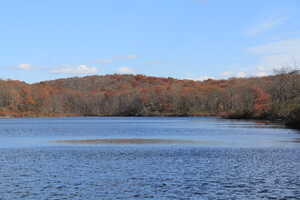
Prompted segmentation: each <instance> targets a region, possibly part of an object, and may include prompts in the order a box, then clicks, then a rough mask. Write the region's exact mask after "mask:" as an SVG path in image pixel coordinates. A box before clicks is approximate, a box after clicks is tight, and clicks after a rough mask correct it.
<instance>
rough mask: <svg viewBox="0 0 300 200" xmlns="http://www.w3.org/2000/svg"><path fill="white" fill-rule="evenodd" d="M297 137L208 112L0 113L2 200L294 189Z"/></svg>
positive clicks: (299, 157) (244, 194) (263, 195)
mask: <svg viewBox="0 0 300 200" xmlns="http://www.w3.org/2000/svg"><path fill="white" fill-rule="evenodd" d="M299 138H300V134H299V132H298V131H296V130H290V129H285V128H283V127H280V126H278V125H272V124H263V123H257V122H254V121H234V120H224V119H218V118H210V117H187V118H163V117H153V118H147V117H141V118H135V117H129V118H122V117H105V118H98V117H97V118H81V117H78V118H39V119H32V118H26V119H0V200H15V199H26V200H27V199H28V200H33V199H36V200H42V199H49V200H50V199H51V200H52V199H53V200H54V199H70V200H77V199H78V200H83V199H84V200H98V199H99V200H102V199H104V200H106V199H155V200H160V199H197V200H198V199H200V200H201V199H300V143H299V142H300V139H299Z"/></svg>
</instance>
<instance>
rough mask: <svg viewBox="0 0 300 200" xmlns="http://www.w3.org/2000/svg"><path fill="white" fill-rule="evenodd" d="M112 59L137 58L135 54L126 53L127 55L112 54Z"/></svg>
mask: <svg viewBox="0 0 300 200" xmlns="http://www.w3.org/2000/svg"><path fill="white" fill-rule="evenodd" d="M112 59H113V60H133V59H137V55H135V54H132V55H127V56H113V57H112Z"/></svg>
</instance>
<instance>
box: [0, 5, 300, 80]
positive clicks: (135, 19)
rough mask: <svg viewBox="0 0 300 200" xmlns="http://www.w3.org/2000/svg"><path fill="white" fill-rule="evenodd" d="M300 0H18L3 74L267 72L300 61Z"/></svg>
mask: <svg viewBox="0 0 300 200" xmlns="http://www.w3.org/2000/svg"><path fill="white" fill-rule="evenodd" d="M299 19H300V1H299V0H286V1H279V0H278V1H277V0H264V1H261V0H251V1H238V0H226V1H220V0H172V1H171V0H85V1H83V0H81V1H79V0H77V1H76V0H63V1H62V0H44V1H40V0H26V1H23V0H10V1H3V2H2V3H1V7H0V26H1V31H0V78H2V79H18V80H23V81H26V82H29V83H32V82H38V81H41V80H49V79H56V78H62V77H72V76H84V75H92V74H101V75H103V74H111V73H136V74H145V75H152V76H163V77H169V76H170V77H175V78H180V79H194V80H203V79H206V78H208V77H213V78H218V79H220V78H228V77H231V76H236V77H245V76H263V75H266V74H270V73H272V70H273V69H274V68H276V67H280V66H287V65H288V66H290V65H294V64H295V63H300V21H299Z"/></svg>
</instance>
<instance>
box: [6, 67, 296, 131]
mask: <svg viewBox="0 0 300 200" xmlns="http://www.w3.org/2000/svg"><path fill="white" fill-rule="evenodd" d="M210 115H211V116H222V117H228V118H237V119H267V120H278V121H282V122H284V123H286V124H287V125H289V126H291V127H295V128H299V126H300V73H299V71H297V70H289V71H288V70H280V71H278V72H277V73H276V74H274V75H272V76H266V77H251V78H230V79H228V80H212V79H208V80H205V81H192V80H178V79H174V78H159V77H150V76H145V75H120V74H113V75H105V76H86V77H75V78H66V79H58V80H52V81H43V82H39V83H34V84H28V83H25V82H22V81H16V80H0V116H1V117H52V116H210Z"/></svg>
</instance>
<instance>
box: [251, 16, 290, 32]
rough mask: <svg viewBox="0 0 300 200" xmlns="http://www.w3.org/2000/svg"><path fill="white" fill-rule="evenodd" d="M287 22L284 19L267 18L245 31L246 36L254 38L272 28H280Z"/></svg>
mask: <svg viewBox="0 0 300 200" xmlns="http://www.w3.org/2000/svg"><path fill="white" fill-rule="evenodd" d="M286 20H287V18H286V17H272V18H267V19H265V20H264V21H262V22H260V23H258V24H256V25H254V26H252V27H251V28H249V29H248V30H247V31H246V34H247V35H249V36H256V35H258V34H261V33H264V32H267V31H269V30H271V29H272V28H275V27H277V26H280V25H282V24H284V22H285V21H286Z"/></svg>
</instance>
